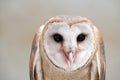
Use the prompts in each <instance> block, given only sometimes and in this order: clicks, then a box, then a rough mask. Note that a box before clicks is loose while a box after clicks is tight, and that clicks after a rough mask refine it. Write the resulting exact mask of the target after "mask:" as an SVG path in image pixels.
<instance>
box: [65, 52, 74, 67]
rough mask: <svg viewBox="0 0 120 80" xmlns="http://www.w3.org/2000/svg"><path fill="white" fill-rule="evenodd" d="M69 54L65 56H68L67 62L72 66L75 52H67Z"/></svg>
mask: <svg viewBox="0 0 120 80" xmlns="http://www.w3.org/2000/svg"><path fill="white" fill-rule="evenodd" d="M67 54H68V55H67V56H65V57H66V62H67V64H68V66H69V67H70V66H71V64H73V62H74V53H73V52H69V53H67Z"/></svg>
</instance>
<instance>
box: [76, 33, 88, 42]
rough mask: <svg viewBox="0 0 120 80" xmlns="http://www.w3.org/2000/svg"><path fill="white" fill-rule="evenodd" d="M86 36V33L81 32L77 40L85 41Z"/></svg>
mask: <svg viewBox="0 0 120 80" xmlns="http://www.w3.org/2000/svg"><path fill="white" fill-rule="evenodd" d="M85 38H86V35H85V34H83V33H82V34H79V35H78V37H77V42H82V41H84V40H85Z"/></svg>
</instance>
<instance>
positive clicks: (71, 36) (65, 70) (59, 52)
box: [30, 16, 106, 80]
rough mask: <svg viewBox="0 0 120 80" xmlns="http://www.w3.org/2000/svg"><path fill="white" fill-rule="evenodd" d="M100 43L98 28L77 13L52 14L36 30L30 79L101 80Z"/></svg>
mask: <svg viewBox="0 0 120 80" xmlns="http://www.w3.org/2000/svg"><path fill="white" fill-rule="evenodd" d="M105 74H106V64H105V54H104V45H103V40H102V37H101V34H100V32H99V30H98V29H97V28H96V27H95V25H93V24H92V22H91V21H90V20H88V19H87V18H84V17H80V16H55V17H53V18H51V19H49V20H48V21H47V22H46V23H45V24H44V25H42V26H41V27H40V28H39V29H38V31H37V32H36V34H35V36H34V40H33V44H32V50H31V56H30V80H105Z"/></svg>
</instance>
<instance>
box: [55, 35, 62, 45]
mask: <svg viewBox="0 0 120 80" xmlns="http://www.w3.org/2000/svg"><path fill="white" fill-rule="evenodd" d="M53 39H54V40H55V41H56V42H58V43H59V42H62V41H63V38H62V36H61V35H60V34H54V35H53Z"/></svg>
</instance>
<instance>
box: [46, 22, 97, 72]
mask: <svg viewBox="0 0 120 80" xmlns="http://www.w3.org/2000/svg"><path fill="white" fill-rule="evenodd" d="M44 47H45V51H46V55H47V56H48V58H49V59H50V61H51V62H52V63H54V64H55V65H56V66H58V67H60V68H63V69H65V70H70V71H73V70H76V69H78V68H81V67H82V66H83V65H85V63H87V61H88V60H89V58H90V56H91V55H92V54H94V51H95V38H94V33H93V30H92V28H91V26H90V24H89V23H86V22H81V23H75V24H72V25H69V24H68V23H67V22H64V21H63V22H53V23H50V24H49V25H48V28H47V30H46V31H45V33H44Z"/></svg>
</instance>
